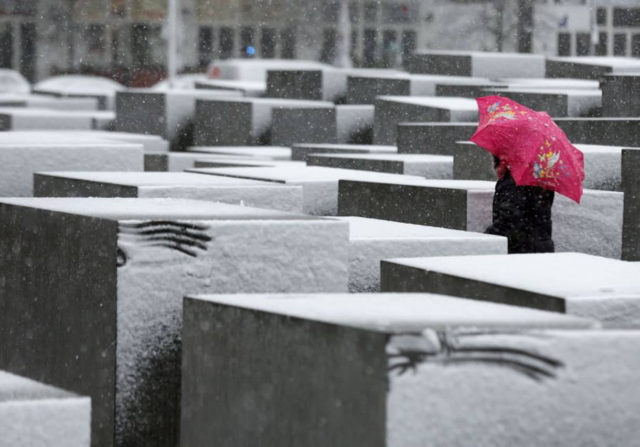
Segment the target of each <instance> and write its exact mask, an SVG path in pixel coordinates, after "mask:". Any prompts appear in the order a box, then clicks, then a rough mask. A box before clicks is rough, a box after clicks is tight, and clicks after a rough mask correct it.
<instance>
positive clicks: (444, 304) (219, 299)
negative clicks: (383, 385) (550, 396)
mask: <svg viewBox="0 0 640 447" xmlns="http://www.w3.org/2000/svg"><path fill="white" fill-rule="evenodd" d="M193 298H195V299H198V300H203V301H209V302H213V303H219V304H224V305H228V306H234V307H239V308H243V309H249V310H257V311H261V312H267V313H272V314H279V315H285V316H289V317H294V318H302V319H305V320H312V321H319V322H324V323H330V324H335V325H340V326H350V327H357V328H363V329H367V330H373V331H381V332H390V333H404V332H419V331H422V330H424V329H436V330H445V329H451V328H460V327H467V328H469V327H474V328H492V329H496V328H512V329H535V328H563V329H574V328H575V329H578V328H592V327H595V326H596V324H597V323H594V322H592V321H591V320H586V319H582V318H578V317H572V316H568V315H564V314H558V313H554V312H544V311H539V310H533V309H527V308H523V307H517V306H507V305H504V304H496V303H489V302H483V301H477V300H476V301H474V300H468V299H464V298H454V297H449V296H444V295H435V294H426V293H424V294H400V293H376V294H369V293H361V294H288V295H278V294H255V295H245V294H238V295H197V296H195V297H193Z"/></svg>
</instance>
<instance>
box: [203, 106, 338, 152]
mask: <svg viewBox="0 0 640 447" xmlns="http://www.w3.org/2000/svg"><path fill="white" fill-rule="evenodd" d="M334 107H335V106H334V105H333V103H331V102H326V101H304V100H297V99H272V98H237V99H224V100H222V99H218V100H206V101H204V100H202V101H198V103H197V105H196V119H195V135H194V144H195V145H196V146H245V145H252V144H269V142H270V141H271V135H270V134H271V126H272V122H273V115H274V114H273V112H274V110H281V111H286V110H296V109H323V110H324V109H327V110H331V109H333V108H334ZM274 144H275V143H274Z"/></svg>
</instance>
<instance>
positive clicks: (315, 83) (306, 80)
mask: <svg viewBox="0 0 640 447" xmlns="http://www.w3.org/2000/svg"><path fill="white" fill-rule="evenodd" d="M346 86H347V72H346V71H345V70H341V69H335V68H334V69H331V68H328V69H298V70H295V69H282V70H269V71H268V72H267V93H266V96H268V97H270V98H286V99H309V100H316V101H341V100H344V96H345V93H346Z"/></svg>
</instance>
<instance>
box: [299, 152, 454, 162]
mask: <svg viewBox="0 0 640 447" xmlns="http://www.w3.org/2000/svg"><path fill="white" fill-rule="evenodd" d="M311 155H313V156H314V157H319V158H339V159H343V160H384V161H398V162H422V163H447V162H451V163H452V162H453V156H450V155H431V154H327V153H322V152H321V153H318V154H311Z"/></svg>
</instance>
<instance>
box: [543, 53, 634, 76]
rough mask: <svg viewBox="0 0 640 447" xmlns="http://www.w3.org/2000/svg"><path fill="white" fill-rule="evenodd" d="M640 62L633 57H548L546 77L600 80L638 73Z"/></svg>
mask: <svg viewBox="0 0 640 447" xmlns="http://www.w3.org/2000/svg"><path fill="white" fill-rule="evenodd" d="M638 72H640V61H638V59H636V58H631V57H615V56H614V57H612V56H577V57H575V56H574V57H548V58H547V59H546V67H545V77H547V78H566V77H570V78H578V79H594V80H599V79H600V78H601V77H602V76H604V75H606V74H620V73H638Z"/></svg>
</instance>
